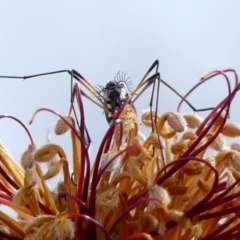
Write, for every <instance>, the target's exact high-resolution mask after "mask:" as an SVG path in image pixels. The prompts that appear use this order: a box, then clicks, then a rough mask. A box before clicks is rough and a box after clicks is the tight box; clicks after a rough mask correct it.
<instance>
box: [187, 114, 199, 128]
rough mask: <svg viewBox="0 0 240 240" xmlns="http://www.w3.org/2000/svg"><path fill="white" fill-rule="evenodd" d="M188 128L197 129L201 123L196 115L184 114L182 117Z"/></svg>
mask: <svg viewBox="0 0 240 240" xmlns="http://www.w3.org/2000/svg"><path fill="white" fill-rule="evenodd" d="M183 117H184V118H185V120H186V122H187V126H188V127H189V128H197V127H199V126H200V124H201V123H202V121H203V120H202V118H201V117H200V116H198V115H196V114H185V115H183Z"/></svg>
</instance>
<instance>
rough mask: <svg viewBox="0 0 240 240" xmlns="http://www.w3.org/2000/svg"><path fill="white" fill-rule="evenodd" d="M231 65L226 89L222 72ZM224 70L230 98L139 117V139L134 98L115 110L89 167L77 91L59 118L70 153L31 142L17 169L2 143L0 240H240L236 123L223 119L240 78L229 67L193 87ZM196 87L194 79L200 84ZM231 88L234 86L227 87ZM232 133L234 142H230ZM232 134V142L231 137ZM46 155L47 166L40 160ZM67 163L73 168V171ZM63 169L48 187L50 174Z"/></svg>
mask: <svg viewBox="0 0 240 240" xmlns="http://www.w3.org/2000/svg"><path fill="white" fill-rule="evenodd" d="M229 72H233V73H234V76H235V85H234V87H232V86H231V85H230V82H229V80H228V77H227V74H228V73H229ZM217 75H221V76H223V77H224V78H225V79H226V83H227V86H228V95H227V96H226V98H225V99H223V100H222V101H221V102H220V103H219V104H218V105H217V106H216V107H215V108H214V109H212V110H211V112H210V113H209V115H208V116H207V117H206V118H205V119H202V118H201V117H199V116H198V115H196V114H187V115H183V114H180V106H181V103H182V102H183V101H186V97H187V96H188V95H189V93H191V92H192V90H194V88H195V87H194V88H193V89H192V90H191V91H189V93H188V94H187V95H186V96H185V97H184V98H182V101H181V103H180V105H179V108H178V111H177V112H171V111H170V112H166V113H164V114H162V115H157V113H156V112H154V111H152V109H150V110H148V111H145V112H144V113H143V114H142V116H141V122H142V124H143V125H145V126H146V127H148V128H149V129H150V135H149V136H148V137H147V138H146V139H145V138H144V137H143V136H142V134H140V133H139V120H138V117H137V115H136V112H135V108H134V106H133V105H132V104H131V99H130V98H129V99H127V100H126V101H125V103H124V104H123V105H122V106H121V107H120V108H119V109H118V111H117V113H116V115H115V117H114V120H113V122H112V124H111V125H110V127H109V129H108V130H107V132H106V134H105V136H104V137H103V140H102V142H101V144H100V146H99V149H98V152H97V155H96V159H95V161H94V162H93V165H92V167H91V164H90V159H89V154H88V147H89V144H90V140H89V136H88V132H87V122H86V121H85V117H84V108H83V103H82V98H81V90H80V89H79V87H78V85H75V86H74V88H73V96H74V99H75V101H76V103H75V105H77V106H78V110H79V111H78V115H79V116H77V113H76V111H74V115H73V114H72V111H73V108H74V105H73V104H71V106H70V111H69V114H68V115H67V116H62V115H60V114H58V113H56V112H54V111H53V110H51V109H47V108H42V109H39V110H37V111H36V112H35V114H34V116H33V118H32V120H31V122H32V121H33V120H34V118H35V117H36V115H37V114H38V113H39V112H41V111H48V112H50V113H51V114H55V115H57V116H58V117H59V121H58V123H57V124H56V128H55V133H56V134H57V135H61V134H65V133H66V132H69V131H70V136H71V142H72V155H73V159H72V160H70V159H68V158H67V156H66V154H65V152H64V150H63V149H62V148H61V147H60V146H58V145H56V144H53V143H48V144H46V145H44V146H41V147H38V146H36V144H35V143H34V141H33V139H32V137H31V134H30V132H29V131H28V129H27V128H26V126H25V125H23V123H22V122H20V121H19V120H18V119H16V118H15V117H13V116H8V115H2V116H1V118H6V117H7V118H11V119H13V120H15V121H17V122H18V123H19V124H21V126H22V127H24V128H25V130H26V132H27V134H28V136H29V139H30V144H29V146H28V148H27V150H26V151H25V152H24V153H23V155H22V157H21V161H20V163H21V166H19V165H18V164H17V163H16V162H15V161H14V159H12V157H11V155H10V154H9V153H8V151H7V149H6V148H5V146H4V145H3V144H2V143H1V144H0V159H1V164H0V203H1V205H7V206H8V207H10V208H12V209H13V210H14V211H15V212H16V216H9V215H8V214H7V213H6V212H4V211H3V210H0V239H14V240H20V239H25V240H30V239H31V240H41V239H47V240H52V239H63V240H73V239H74V240H77V239H81V240H83V239H87V240H95V239H96V240H101V239H108V240H123V239H126V240H133V239H148V240H150V239H156V240H165V239H176V240H187V239H189V240H190V239H202V240H210V239H211V240H223V239H228V240H229V239H240V230H239V229H240V220H239V219H240V218H239V217H240V174H239V170H240V144H239V143H238V142H237V141H236V138H237V137H239V136H240V127H239V126H238V125H236V124H233V123H231V122H229V120H228V116H229V109H230V105H231V102H232V100H233V98H234V96H235V95H236V94H237V92H238V90H239V88H240V85H239V83H238V77H237V74H236V73H235V71H234V70H231V69H227V70H224V71H214V72H211V73H209V74H208V75H207V76H205V77H204V78H202V79H201V82H200V83H199V84H202V83H204V82H205V81H207V80H209V79H211V78H213V77H215V76H217ZM199 84H197V85H196V86H198V85H199ZM232 88H233V89H232ZM230 138H232V139H233V140H232V143H231V144H230V143H229V141H228V139H230ZM234 140H235V141H234ZM43 162H45V163H46V162H47V163H48V169H47V171H45V172H43V170H42V168H41V163H43ZM70 166H73V167H72V168H73V169H72V170H71V169H70ZM57 174H61V176H62V180H61V181H59V182H58V183H57V185H56V187H55V189H54V190H51V189H50V188H49V187H48V185H47V180H48V179H51V178H53V177H55V176H56V175H57Z"/></svg>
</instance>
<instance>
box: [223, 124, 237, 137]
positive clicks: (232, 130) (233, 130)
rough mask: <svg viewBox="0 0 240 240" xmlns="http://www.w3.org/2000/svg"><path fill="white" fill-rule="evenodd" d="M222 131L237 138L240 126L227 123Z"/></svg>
mask: <svg viewBox="0 0 240 240" xmlns="http://www.w3.org/2000/svg"><path fill="white" fill-rule="evenodd" d="M221 133H222V134H223V135H225V136H227V137H231V138H235V137H239V136H240V127H239V126H238V125H236V124H234V123H226V124H225V125H224V127H223V128H222V131H221Z"/></svg>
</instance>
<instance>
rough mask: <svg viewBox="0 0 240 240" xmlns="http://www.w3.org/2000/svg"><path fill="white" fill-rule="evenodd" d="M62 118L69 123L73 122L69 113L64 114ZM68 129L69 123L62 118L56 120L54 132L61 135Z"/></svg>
mask: <svg viewBox="0 0 240 240" xmlns="http://www.w3.org/2000/svg"><path fill="white" fill-rule="evenodd" d="M64 119H65V120H66V121H67V122H69V123H70V124H72V123H73V122H74V120H73V118H72V116H70V115H67V116H65V117H64ZM69 129H70V127H69V125H68V124H67V123H66V122H65V121H64V120H63V119H61V118H60V119H59V120H58V121H57V124H56V126H55V134H56V135H62V134H64V133H66V132H67V131H68V130H69Z"/></svg>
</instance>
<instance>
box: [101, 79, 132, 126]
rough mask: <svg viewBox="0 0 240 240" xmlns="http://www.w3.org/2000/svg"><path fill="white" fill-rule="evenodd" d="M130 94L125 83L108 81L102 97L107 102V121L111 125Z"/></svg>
mask: <svg viewBox="0 0 240 240" xmlns="http://www.w3.org/2000/svg"><path fill="white" fill-rule="evenodd" d="M128 95H129V93H128V90H127V88H126V86H125V85H124V84H123V83H118V82H117V81H115V80H112V81H108V82H107V84H106V86H105V87H104V88H103V89H102V96H103V99H104V101H105V109H106V111H105V115H106V118H107V121H108V122H109V123H111V121H112V119H113V116H114V114H115V113H116V111H117V110H118V108H119V107H120V106H121V105H122V104H123V103H124V101H125V100H126V98H127V97H128Z"/></svg>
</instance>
